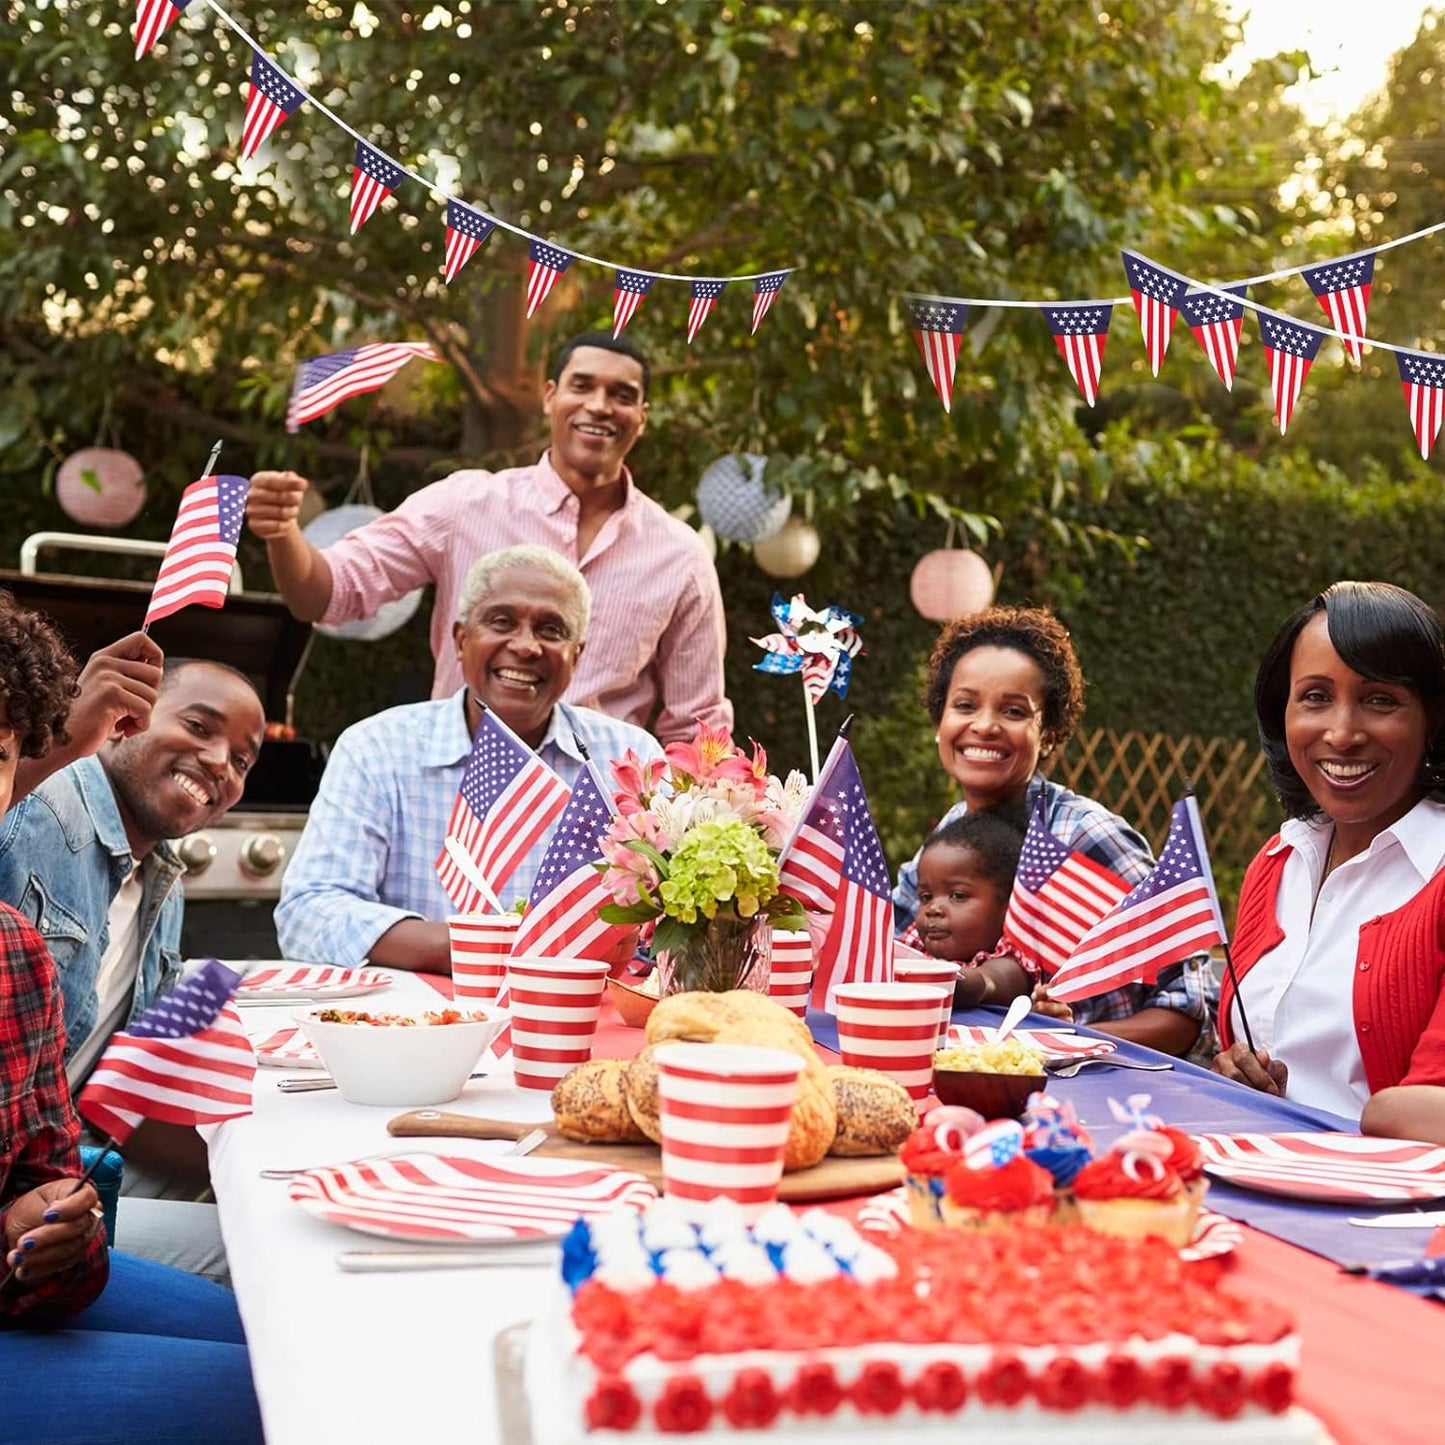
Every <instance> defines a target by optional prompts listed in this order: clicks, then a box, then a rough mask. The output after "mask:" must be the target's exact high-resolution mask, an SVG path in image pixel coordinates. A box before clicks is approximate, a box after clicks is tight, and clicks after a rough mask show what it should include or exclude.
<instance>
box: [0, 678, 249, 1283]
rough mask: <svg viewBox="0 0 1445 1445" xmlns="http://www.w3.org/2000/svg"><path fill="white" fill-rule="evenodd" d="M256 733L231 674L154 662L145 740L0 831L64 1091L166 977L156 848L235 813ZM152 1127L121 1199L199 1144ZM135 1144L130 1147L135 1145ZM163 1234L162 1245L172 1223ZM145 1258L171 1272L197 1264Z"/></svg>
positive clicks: (176, 904) (169, 895)
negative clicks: (60, 1005) (60, 1021)
mask: <svg viewBox="0 0 1445 1445" xmlns="http://www.w3.org/2000/svg"><path fill="white" fill-rule="evenodd" d="M264 727H265V713H264V711H263V709H262V706H261V701H260V699H259V698H258V697H257V695H256V690H255V689H254V688H253V687H252V686H251V684H250V682H249V681H248V680H247V679H246V678H245V677H244V676H243V675H242V674H241V673H239V672H235V671H234V670H232V669H231V668H229V667H226V666H224V665H223V664H220V663H213V662H201V661H196V660H192V659H187V658H170V659H167V661H166V663H165V667H164V672H163V674H162V679H161V690H160V695H159V697H158V698H157V699H156V703H155V707H154V708H153V710H152V711H151V714H150V725H149V727H148V728H146V730H145V731H144V732H140V733H136V734H134V735H132V736H123V735H122V734H121V733H120V731H117V733H116V734H115V735H114V736H112V737H111V738H110V739H109V740H108V741H107V742H106V743H105V744H104V745H103V746H102V747H101V749H100V751H99V753H97V754H96V755H95V756H94V757H85V758H80V759H79V760H78V761H76V762H72V763H71V764H69V766H67V767H65V768H62V769H61V770H60V771H59V772H57V773H54V774H53V775H52V776H50V777H48V778H46V779H45V780H44V781H43V782H41V783H39V784H38V786H36V787H35V788H34V790H33V791H32V792H31V793H30V794H29V796H27V797H26V798H25V799H24V800H23V801H22V802H20V803H19V804H17V805H16V806H15V807H13V808H12V809H11V810H10V812H9V813H7V814H6V815H5V817H4V819H3V820H0V900H3V901H4V902H6V903H9V904H10V905H11V906H12V907H13V908H15V909H17V910H18V911H19V912H20V913H21V914H23V915H24V916H25V917H26V918H27V919H29V920H30V922H31V923H33V924H34V925H35V927H36V928H37V929H38V930H39V931H40V934H41V936H42V937H43V938H44V939H45V942H46V945H47V947H48V948H49V950H50V953H51V956H52V957H53V958H54V960H55V967H56V972H57V974H58V976H59V980H60V990H61V996H62V999H63V1002H64V1012H65V1035H66V1046H65V1069H66V1074H67V1076H68V1077H69V1079H70V1084H71V1088H72V1090H73V1091H74V1090H78V1089H79V1088H80V1085H81V1084H82V1083H83V1082H84V1080H85V1078H86V1077H87V1076H88V1075H89V1073H90V1071H91V1069H92V1068H94V1066H95V1064H96V1062H97V1061H98V1060H99V1058H100V1055H101V1053H102V1052H103V1050H104V1048H105V1046H106V1044H107V1043H109V1042H110V1039H111V1036H112V1035H113V1034H114V1033H115V1032H116V1031H117V1030H119V1029H123V1028H124V1027H125V1026H126V1025H127V1024H128V1023H129V1021H130V1020H131V1018H133V1017H134V1016H136V1015H138V1014H140V1013H142V1012H144V1010H145V1009H147V1008H148V1007H149V1006H150V1005H151V1003H153V1002H154V1001H155V999H156V998H157V997H158V996H159V995H160V994H162V993H164V992H166V991H167V990H168V989H170V988H171V987H172V986H173V985H174V984H175V982H176V980H177V979H178V978H179V976H180V939H181V914H182V909H183V906H184V905H183V900H182V895H181V889H180V887H179V883H180V879H181V875H182V874H183V873H184V872H185V869H184V867H183V866H182V864H181V863H180V861H179V860H178V859H177V858H176V856H175V854H174V852H173V851H172V849H171V847H170V845H169V843H168V842H167V840H168V839H171V838H179V837H182V836H183V835H185V834H187V833H191V832H194V831H195V830H196V829H198V828H203V827H205V826H207V825H208V824H210V823H213V822H215V820H216V819H217V818H219V817H220V816H221V815H222V814H223V813H225V812H226V811H227V810H228V809H229V808H231V807H233V806H234V805H235V803H236V802H238V801H239V799H240V797H241V793H242V790H243V789H244V787H245V780H246V774H247V772H248V771H249V770H250V768H251V765H252V764H253V763H254V762H255V760H256V754H257V753H258V751H259V750H260V747H261V739H262V732H263V729H264ZM144 1127H145V1128H151V1127H152V1126H144ZM163 1127H164V1126H157V1134H156V1135H153V1137H155V1139H156V1143H157V1144H159V1145H160V1146H161V1149H160V1152H159V1153H156V1154H153V1155H152V1156H151V1157H150V1158H149V1159H148V1158H147V1157H146V1152H145V1150H144V1148H143V1147H142V1148H136V1149H134V1150H128V1151H127V1163H126V1183H125V1189H126V1192H127V1194H133V1193H139V1194H146V1195H152V1196H160V1197H165V1196H167V1195H170V1194H172V1193H173V1192H174V1191H173V1190H172V1188H171V1180H170V1178H169V1177H168V1175H169V1173H170V1171H169V1170H168V1169H167V1167H166V1162H167V1161H170V1160H174V1159H175V1158H176V1156H175V1155H174V1153H172V1152H171V1151H173V1150H174V1148H175V1146H176V1145H177V1144H180V1143H184V1144H186V1145H191V1146H194V1145H196V1144H198V1141H196V1140H195V1139H194V1134H193V1131H177V1133H176V1134H173V1135H171V1136H170V1137H169V1138H165V1137H160V1136H159V1133H158V1131H159V1129H160V1128H163ZM136 1142H137V1144H138V1145H143V1140H142V1137H141V1133H140V1132H138V1133H137V1136H136ZM201 1159H202V1155H201V1152H200V1150H199V1149H198V1148H194V1147H193V1149H192V1152H191V1154H190V1156H189V1158H188V1159H187V1161H186V1165H187V1166H188V1167H190V1168H191V1169H195V1168H200V1167H203V1165H202V1164H201ZM148 1164H149V1165H151V1166H152V1168H151V1170H150V1171H148V1170H147V1167H146V1166H147V1165H148ZM148 1174H149V1177H148ZM183 1197H184V1195H183ZM191 1197H194V1194H193V1193H192V1194H191ZM146 1212H147V1211H134V1210H132V1211H128V1214H130V1215H133V1216H134V1219H131V1218H128V1217H123V1218H122V1222H121V1226H120V1232H122V1233H127V1234H128V1235H129V1236H130V1238H128V1241H127V1248H128V1249H129V1250H130V1251H131V1252H132V1253H150V1252H151V1251H149V1250H148V1249H147V1248H145V1246H144V1244H143V1243H141V1242H140V1241H139V1240H138V1239H137V1236H138V1235H139V1234H141V1232H142V1231H143V1230H144V1229H145V1228H146V1225H147V1224H148V1223H149V1221H146V1220H142V1219H141V1217H140V1215H141V1214H142V1213H146ZM156 1227H157V1228H159V1227H161V1225H160V1221H159V1220H157V1221H156ZM165 1228H166V1231H167V1232H168V1233H173V1232H174V1229H175V1226H174V1215H173V1212H171V1215H170V1218H169V1219H168V1221H167V1223H166V1225H165ZM152 1257H158V1258H163V1259H164V1260H165V1262H167V1263H176V1264H181V1265H182V1267H187V1266H188V1265H194V1263H195V1260H196V1256H195V1255H193V1254H192V1255H182V1254H179V1253H175V1252H161V1253H157V1254H154V1255H153V1256H152ZM211 1257H212V1256H210V1255H207V1256H206V1258H208V1259H209V1258H211Z"/></svg>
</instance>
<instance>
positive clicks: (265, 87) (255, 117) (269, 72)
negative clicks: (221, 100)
mask: <svg viewBox="0 0 1445 1445" xmlns="http://www.w3.org/2000/svg"><path fill="white" fill-rule="evenodd" d="M305 99H306V93H305V92H304V91H303V90H302V89H301V87H300V86H298V85H297V84H296V83H295V82H294V81H293V80H292V79H291V78H290V76H288V75H287V74H286V73H285V72H284V71H281V70H278V69H277V68H276V67H275V66H274V65H272V64H271V62H270V61H269V60H267V59H266V57H265V56H264V55H262V54H260V53H259V52H257V53H256V54H254V55H252V57H251V89H250V93H249V94H248V95H247V97H246V119H245V121H244V122H243V123H242V125H241V159H242V160H250V159H251V157H252V156H253V155H255V154H256V152H257V151H258V150H259V149H260V148H261V143H262V141H264V140H265V139H266V137H267V136H268V135H270V134H271V132H272V131H273V130H275V129H276V127H277V126H278V125H280V124H281V122H282V121H283V120H285V119H286V117H287V116H289V115H292V114H294V113H295V111H296V110H297V109H298V107H299V106H300V105H301V102H302V101H303V100H305Z"/></svg>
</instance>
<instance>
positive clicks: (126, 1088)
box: [76, 958, 256, 1144]
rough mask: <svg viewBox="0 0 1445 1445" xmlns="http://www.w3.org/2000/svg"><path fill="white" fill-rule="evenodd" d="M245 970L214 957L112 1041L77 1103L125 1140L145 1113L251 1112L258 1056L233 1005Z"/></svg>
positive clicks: (209, 1116) (210, 1116)
mask: <svg viewBox="0 0 1445 1445" xmlns="http://www.w3.org/2000/svg"><path fill="white" fill-rule="evenodd" d="M240 981H241V975H240V974H239V973H236V972H235V971H234V970H232V969H229V968H227V967H225V965H224V964H220V963H217V962H216V960H215V959H214V958H213V959H211V960H210V961H209V962H207V963H205V964H204V965H202V967H201V968H200V969H198V970H197V971H196V972H195V973H193V974H192V975H191V976H190V978H188V979H186V980H184V982H182V983H181V984H180V985H179V987H177V988H176V989H175V990H173V991H172V992H171V993H168V994H165V995H164V996H163V997H162V998H160V999H158V1000H157V1001H156V1002H155V1003H154V1004H152V1005H151V1007H150V1008H148V1009H147V1010H146V1011H145V1013H143V1014H142V1015H141V1016H140V1018H138V1019H137V1020H136V1021H135V1022H134V1023H133V1024H132V1025H131V1026H130V1027H129V1028H128V1029H126V1030H124V1031H123V1032H121V1033H118V1034H116V1036H115V1037H114V1038H113V1039H112V1040H111V1041H110V1043H109V1044H108V1045H107V1046H106V1050H105V1052H104V1053H103V1054H102V1055H101V1056H100V1062H99V1063H98V1064H97V1065H96V1066H95V1071H94V1072H93V1073H92V1074H91V1076H90V1079H89V1080H88V1082H87V1083H86V1085H85V1087H84V1088H83V1089H81V1091H80V1097H79V1098H78V1099H77V1100H76V1107H77V1108H78V1109H79V1110H80V1112H81V1114H82V1115H84V1117H85V1118H86V1119H88V1120H89V1121H90V1122H91V1123H92V1124H94V1125H95V1127H96V1128H97V1129H100V1130H103V1131H104V1132H105V1133H106V1134H108V1135H110V1137H111V1138H112V1139H114V1140H115V1141H116V1143H117V1144H124V1143H125V1141H126V1140H127V1139H128V1138H130V1136H131V1134H132V1133H134V1132H135V1128H136V1126H137V1125H138V1124H139V1123H140V1122H141V1121H142V1120H143V1119H158V1120H160V1121H161V1122H162V1123H165V1124H180V1125H183V1126H184V1125H197V1124H219V1123H222V1122H224V1121H225V1120H226V1119H239V1118H240V1117H242V1116H243V1115H245V1114H249V1113H250V1112H251V1087H252V1083H253V1080H254V1079H255V1075H256V1055H255V1053H254V1051H253V1050H252V1048H251V1041H250V1039H248V1038H247V1037H246V1031H245V1029H243V1028H242V1027H241V1020H240V1017H239V1015H238V1014H237V1013H236V1011H235V1009H234V1008H232V1007H231V995H232V994H234V993H235V991H236V985H237V984H238V983H240Z"/></svg>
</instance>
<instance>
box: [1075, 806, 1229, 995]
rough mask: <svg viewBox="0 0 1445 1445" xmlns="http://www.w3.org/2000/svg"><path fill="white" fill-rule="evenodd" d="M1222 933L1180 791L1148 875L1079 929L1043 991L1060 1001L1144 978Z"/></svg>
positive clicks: (1192, 809) (1194, 813) (1196, 824)
mask: <svg viewBox="0 0 1445 1445" xmlns="http://www.w3.org/2000/svg"><path fill="white" fill-rule="evenodd" d="M1226 938H1227V935H1226V933H1225V931H1224V918H1223V915H1222V914H1221V913H1220V911H1219V899H1218V898H1217V897H1216V895H1215V892H1214V878H1213V875H1212V874H1211V873H1210V871H1209V850H1208V848H1207V847H1206V846H1205V843H1204V828H1203V826H1202V825H1201V823H1200V821H1199V807H1198V805H1197V804H1196V802H1195V801H1194V799H1193V798H1192V797H1189V798H1184V799H1182V800H1181V801H1180V802H1177V803H1175V805H1174V809H1173V812H1172V813H1171V814H1170V817H1169V838H1168V840H1167V841H1166V843H1165V844H1164V851H1163V852H1162V853H1160V855H1159V861H1158V862H1157V863H1156V864H1155V865H1154V867H1153V869H1152V871H1151V872H1150V874H1149V876H1148V877H1147V878H1146V879H1144V881H1143V882H1142V883H1138V884H1136V885H1135V887H1134V888H1133V889H1132V890H1131V891H1130V892H1129V894H1128V896H1127V897H1126V898H1124V899H1123V900H1122V901H1121V902H1120V903H1119V904H1118V906H1117V907H1115V908H1114V909H1113V910H1112V911H1111V912H1110V913H1108V914H1106V915H1105V916H1104V917H1103V918H1101V919H1100V920H1099V922H1098V923H1096V924H1095V925H1094V926H1093V928H1091V929H1090V930H1089V931H1088V933H1086V934H1085V935H1084V937H1083V938H1082V939H1081V940H1080V941H1079V945H1078V947H1077V948H1076V949H1075V950H1074V952H1073V955H1072V957H1070V959H1069V961H1068V962H1067V963H1066V964H1064V966H1063V967H1062V968H1061V969H1060V970H1059V971H1058V972H1057V973H1056V974H1055V975H1054V976H1053V978H1052V979H1051V980H1050V981H1049V992H1050V994H1052V995H1053V997H1054V998H1056V999H1060V1000H1062V1001H1063V1002H1065V1003H1067V1002H1069V1001H1070V1000H1073V999H1080V998H1093V997H1094V996H1095V995H1096V994H1101V993H1107V992H1108V991H1109V990H1110V989H1111V988H1118V987H1119V986H1120V985H1121V984H1126V983H1135V982H1139V981H1143V982H1151V981H1152V980H1154V979H1155V978H1157V977H1158V975H1159V970H1160V969H1161V968H1163V967H1164V966H1165V965H1167V964H1171V963H1178V962H1179V961H1180V960H1181V959H1185V958H1188V957H1190V955H1192V954H1195V953H1200V952H1202V951H1203V950H1204V949H1206V948H1211V947H1213V945H1214V944H1216V943H1223V942H1225V940H1226Z"/></svg>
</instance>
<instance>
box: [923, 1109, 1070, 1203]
mask: <svg viewBox="0 0 1445 1445" xmlns="http://www.w3.org/2000/svg"><path fill="white" fill-rule="evenodd" d="M1023 1144H1024V1131H1023V1129H1022V1128H1021V1127H1020V1126H1019V1125H1018V1124H1016V1123H1015V1122H1014V1121H1013V1120H1012V1119H1004V1120H999V1121H998V1122H996V1123H993V1124H986V1125H985V1126H984V1127H983V1128H982V1129H980V1130H978V1132H977V1133H975V1134H973V1135H972V1136H971V1137H970V1138H969V1139H968V1141H967V1142H966V1143H965V1145H964V1149H963V1158H962V1159H961V1160H960V1161H959V1162H958V1163H957V1164H955V1165H954V1166H953V1168H952V1169H950V1170H949V1171H948V1176H947V1178H946V1179H945V1181H944V1188H945V1189H946V1190H947V1192H948V1198H949V1202H950V1203H952V1204H956V1205H958V1206H959V1207H960V1208H963V1209H981V1210H987V1211H990V1212H994V1213H1000V1214H1009V1213H1013V1212H1014V1211H1015V1210H1021V1209H1029V1208H1032V1207H1033V1206H1034V1205H1037V1204H1052V1203H1053V1199H1054V1179H1053V1175H1051V1174H1050V1173H1049V1171H1048V1170H1047V1169H1041V1168H1040V1167H1039V1166H1038V1165H1037V1164H1034V1163H1032V1162H1031V1161H1030V1160H1028V1159H1025V1158H1024V1155H1023Z"/></svg>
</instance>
